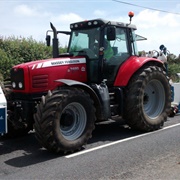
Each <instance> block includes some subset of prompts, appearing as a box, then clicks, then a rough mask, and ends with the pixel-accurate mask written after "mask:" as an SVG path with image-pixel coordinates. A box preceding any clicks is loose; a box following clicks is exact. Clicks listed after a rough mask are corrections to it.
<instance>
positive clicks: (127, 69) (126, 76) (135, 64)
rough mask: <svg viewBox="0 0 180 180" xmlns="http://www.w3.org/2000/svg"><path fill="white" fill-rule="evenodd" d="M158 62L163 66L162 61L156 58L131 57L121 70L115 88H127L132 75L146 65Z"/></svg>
mask: <svg viewBox="0 0 180 180" xmlns="http://www.w3.org/2000/svg"><path fill="white" fill-rule="evenodd" d="M148 62H156V63H159V64H161V65H163V63H162V61H160V60H158V59H154V58H147V57H137V56H131V57H130V58H129V59H127V60H126V61H125V62H124V63H123V64H122V65H121V67H120V68H119V71H118V74H117V77H116V79H115V82H114V86H127V84H128V82H129V80H130V78H131V77H132V75H133V74H134V73H135V72H136V71H137V70H138V69H139V68H140V67H142V66H143V65H144V64H146V63H148Z"/></svg>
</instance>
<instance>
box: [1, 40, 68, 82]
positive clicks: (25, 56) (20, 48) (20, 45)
mask: <svg viewBox="0 0 180 180" xmlns="http://www.w3.org/2000/svg"><path fill="white" fill-rule="evenodd" d="M61 52H66V48H61ZM50 57H52V47H48V46H46V44H45V43H43V42H37V41H36V40H34V39H33V38H32V37H30V38H16V37H9V38H3V37H0V80H2V79H3V78H4V79H6V78H8V77H9V71H10V69H11V68H12V67H13V66H14V65H17V64H21V63H25V62H30V61H33V60H39V59H47V58H50Z"/></svg>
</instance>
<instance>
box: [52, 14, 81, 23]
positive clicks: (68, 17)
mask: <svg viewBox="0 0 180 180" xmlns="http://www.w3.org/2000/svg"><path fill="white" fill-rule="evenodd" d="M51 20H52V21H53V22H57V23H62V24H66V25H67V24H68V25H69V24H70V23H73V22H78V21H82V20H83V18H82V17H80V16H79V15H78V14H75V13H67V14H60V15H58V16H52V17H51Z"/></svg>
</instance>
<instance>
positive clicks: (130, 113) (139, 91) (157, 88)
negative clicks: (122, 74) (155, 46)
mask: <svg viewBox="0 0 180 180" xmlns="http://www.w3.org/2000/svg"><path fill="white" fill-rule="evenodd" d="M170 105H171V90H170V85H169V81H168V78H167V77H166V74H165V72H164V71H163V70H162V69H161V68H160V67H156V66H146V67H144V68H142V69H141V70H140V71H139V72H137V73H136V74H135V75H134V76H133V77H132V78H131V80H130V82H129V84H128V87H127V88H126V100H125V119H126V120H127V123H128V124H129V125H130V126H131V127H132V128H136V129H139V130H142V131H146V132H147V131H153V130H157V129H160V128H161V127H162V126H163V124H164V122H165V121H166V120H167V116H168V112H169V109H170Z"/></svg>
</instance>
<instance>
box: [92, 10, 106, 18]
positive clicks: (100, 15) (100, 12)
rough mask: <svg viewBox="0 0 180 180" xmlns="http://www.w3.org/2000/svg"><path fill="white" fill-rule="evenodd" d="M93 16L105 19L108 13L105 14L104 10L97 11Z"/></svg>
mask: <svg viewBox="0 0 180 180" xmlns="http://www.w3.org/2000/svg"><path fill="white" fill-rule="evenodd" d="M93 14H94V15H95V16H99V17H103V16H105V15H106V12H105V11H102V10H95V11H94V12H93Z"/></svg>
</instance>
